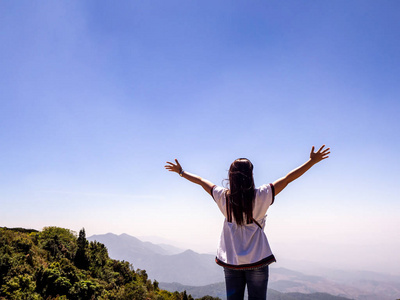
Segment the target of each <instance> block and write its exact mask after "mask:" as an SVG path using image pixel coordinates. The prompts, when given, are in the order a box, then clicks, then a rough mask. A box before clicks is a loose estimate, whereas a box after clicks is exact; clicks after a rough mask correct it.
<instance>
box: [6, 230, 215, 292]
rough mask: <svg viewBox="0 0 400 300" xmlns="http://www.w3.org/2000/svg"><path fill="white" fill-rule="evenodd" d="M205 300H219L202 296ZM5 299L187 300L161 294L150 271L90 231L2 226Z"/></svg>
mask: <svg viewBox="0 0 400 300" xmlns="http://www.w3.org/2000/svg"><path fill="white" fill-rule="evenodd" d="M203 298H204V299H207V300H208V299H218V298H212V297H203ZM0 299H1V300H5V299H7V300H14V299H15V300H17V299H18V300H20V299H32V300H42V299H46V300H53V299H54V300H55V299H57V300H61V299H63V300H66V299H77V300H85V299H100V300H101V299H102V300H120V299H121V300H123V299H157V300H163V299H165V300H186V299H188V300H189V299H193V297H192V296H190V295H187V294H186V291H183V292H169V291H166V290H162V289H160V288H159V286H158V282H157V281H156V280H154V281H151V280H150V279H149V278H148V275H147V273H146V271H145V270H139V269H138V270H136V271H135V270H134V269H133V266H132V265H131V264H130V263H129V262H126V261H119V260H115V259H111V258H110V257H109V255H108V250H107V248H106V247H105V246H104V244H102V243H99V242H96V241H92V242H89V241H87V240H86V236H85V230H84V229H82V230H81V231H80V232H79V235H77V234H76V233H75V232H73V231H71V230H69V229H65V228H59V227H46V228H44V229H43V230H42V231H37V230H33V229H23V228H14V229H9V228H3V227H1V228H0Z"/></svg>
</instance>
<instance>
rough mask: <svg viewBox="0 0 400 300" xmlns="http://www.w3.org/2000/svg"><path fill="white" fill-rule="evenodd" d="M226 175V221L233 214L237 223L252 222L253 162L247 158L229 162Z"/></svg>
mask: <svg viewBox="0 0 400 300" xmlns="http://www.w3.org/2000/svg"><path fill="white" fill-rule="evenodd" d="M228 176H229V190H228V192H227V194H226V197H227V200H228V201H227V202H228V203H227V214H228V221H229V220H230V219H231V218H232V216H233V217H234V219H235V222H236V224H238V225H243V224H249V223H252V222H253V202H254V188H255V187H254V179H253V164H252V163H251V162H250V161H249V160H248V159H247V158H238V159H236V160H235V161H234V162H233V163H232V164H231V166H230V168H229V175H228Z"/></svg>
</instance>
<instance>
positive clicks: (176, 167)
mask: <svg viewBox="0 0 400 300" xmlns="http://www.w3.org/2000/svg"><path fill="white" fill-rule="evenodd" d="M164 167H165V169H167V170H168V171H170V172H175V173H178V174H179V175H180V176H182V177H183V178H185V179H187V180H189V181H190V182H193V183H195V184H198V185H200V186H202V187H203V189H204V190H205V191H206V192H207V193H209V194H210V195H211V196H212V194H211V189H212V188H213V186H214V184H212V183H211V182H210V181H208V180H206V179H203V178H201V177H200V176H197V175H195V174H190V173H188V172H186V171H184V170H183V169H182V167H181V165H180V163H179V162H178V160H177V159H175V164H174V163H172V162H169V161H167V165H165V166H164Z"/></svg>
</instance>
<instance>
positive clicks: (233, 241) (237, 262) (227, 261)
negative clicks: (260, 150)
mask: <svg viewBox="0 0 400 300" xmlns="http://www.w3.org/2000/svg"><path fill="white" fill-rule="evenodd" d="M226 192H227V189H226V188H223V187H220V186H214V187H213V189H212V196H213V198H214V201H215V202H216V203H217V205H218V207H219V209H220V210H221V212H222V214H223V215H224V216H225V221H224V226H223V229H222V233H221V238H220V241H219V245H218V249H217V257H216V262H217V263H218V264H219V265H221V266H223V267H227V268H232V269H254V268H258V267H262V266H265V265H268V264H270V263H273V262H275V261H276V260H275V257H274V255H273V254H272V252H271V248H270V246H269V243H268V240H267V236H266V235H265V232H264V227H265V218H266V212H267V210H268V208H269V206H270V205H271V204H272V203H274V197H275V195H274V187H273V185H272V184H264V185H262V186H260V187H259V188H257V189H255V199H254V203H253V218H254V219H255V220H256V221H257V223H258V224H260V226H261V227H262V228H260V227H259V226H258V225H257V224H256V223H255V222H253V223H251V224H245V225H241V226H239V225H237V224H236V223H235V222H234V221H233V222H228V221H227V219H228V215H227V209H226V204H227V201H226V197H225V195H226Z"/></svg>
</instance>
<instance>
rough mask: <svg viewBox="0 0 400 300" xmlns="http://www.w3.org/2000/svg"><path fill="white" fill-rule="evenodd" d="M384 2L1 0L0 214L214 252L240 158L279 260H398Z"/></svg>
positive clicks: (398, 191)
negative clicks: (264, 197) (208, 187)
mask: <svg viewBox="0 0 400 300" xmlns="http://www.w3.org/2000/svg"><path fill="white" fill-rule="evenodd" d="M399 9H400V2H398V1H395V0H388V1H380V2H377V1H371V0H367V1H358V0H357V1H344V0H339V1H334V2H310V1H285V2H282V1H268V2H265V1H254V2H252V3H251V4H249V3H248V2H243V1H242V2H241V1H239V2H228V1H224V0H223V1H219V2H215V1H190V2H182V1H168V2H165V1H155V2H152V3H150V2H145V1H132V2H108V1H95V0H85V1H80V2H67V1H56V2H54V1H40V2H33V1H24V0H23V1H17V2H15V1H2V2H0V26H1V28H2V31H1V34H0V44H1V45H2V46H1V47H0V63H1V66H2V67H1V68H0V80H1V81H0V82H1V85H0V99H1V101H0V113H1V118H0V141H1V142H0V149H1V154H2V158H1V159H0V226H5V227H25V228H34V229H38V230H40V229H42V228H43V227H45V226H60V227H64V228H69V229H72V230H74V231H76V232H79V230H80V229H81V228H83V227H84V228H85V229H86V233H87V236H90V235H94V234H104V233H107V232H113V233H115V234H121V233H127V234H129V235H133V236H160V237H163V238H165V239H168V240H172V241H176V242H178V243H180V244H182V245H188V246H190V247H192V248H193V250H196V251H198V252H206V253H210V252H212V251H215V249H216V247H217V243H218V239H219V235H220V232H221V229H222V223H223V216H222V214H221V213H220V212H219V210H218V208H217V206H216V205H215V203H214V202H213V200H212V198H211V197H210V196H209V195H207V194H206V193H205V192H204V191H203V190H202V189H201V188H199V187H196V186H193V185H192V184H190V183H189V182H187V181H185V180H184V179H182V178H180V177H179V176H178V175H177V174H173V173H170V172H167V171H165V170H164V165H165V162H166V161H171V160H173V159H174V158H178V159H179V161H180V162H181V164H182V166H183V168H184V170H187V171H189V172H192V173H195V174H198V175H200V176H203V177H205V178H207V179H208V180H210V181H212V182H213V183H215V184H218V185H222V184H223V180H224V179H225V178H226V176H227V170H228V168H229V165H230V163H231V162H232V161H233V160H234V159H236V158H238V157H247V158H249V159H250V160H251V161H252V162H253V164H254V177H255V183H256V185H257V186H260V185H262V184H264V183H270V182H273V181H275V180H276V179H278V178H279V177H282V176H284V175H285V174H286V173H287V172H289V171H290V170H292V169H293V168H295V167H297V166H299V165H301V164H302V163H304V162H305V161H306V160H307V159H308V156H309V151H310V149H311V147H312V146H313V145H314V146H316V147H319V146H321V145H322V144H326V145H327V146H328V147H331V149H332V153H331V155H330V157H329V159H327V160H325V161H323V162H321V163H320V164H318V165H316V166H314V167H313V168H312V169H311V170H310V171H309V172H308V173H306V174H305V175H304V176H303V177H302V178H300V179H299V180H298V181H296V182H294V183H292V184H290V185H289V186H288V187H287V189H286V190H284V191H283V192H282V193H281V194H279V195H278V196H277V197H276V199H275V203H274V204H273V205H272V206H271V207H270V209H269V210H268V217H267V226H266V229H265V230H266V233H267V236H268V239H269V241H270V244H271V248H272V250H273V252H274V254H275V256H276V257H277V260H278V263H279V259H280V257H282V259H289V258H290V259H294V260H307V261H316V262H323V263H324V264H325V265H333V266H340V267H346V266H349V267H350V268H356V269H362V270H368V271H377V272H386V273H390V274H397V275H399V274H400V271H399V270H400V255H399V254H398V253H399V251H398V249H400V218H399V215H400V201H399V200H400V186H399V182H400V157H399V155H398V153H397V152H398V150H397V149H398V147H399V145H400V135H399V129H400V120H399V117H398V116H399V115H400V101H399V99H400V87H399V85H398V78H400V23H399V22H398V11H399Z"/></svg>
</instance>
